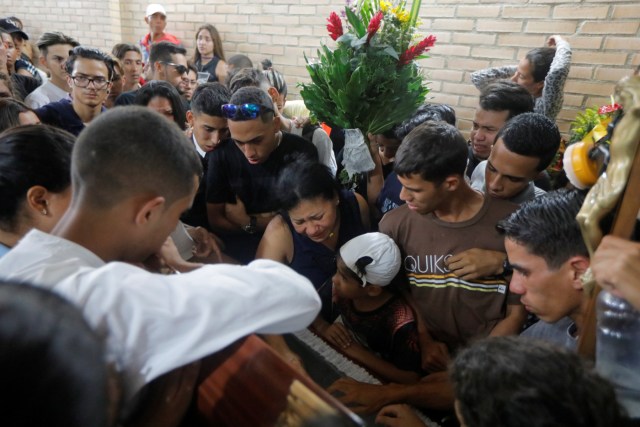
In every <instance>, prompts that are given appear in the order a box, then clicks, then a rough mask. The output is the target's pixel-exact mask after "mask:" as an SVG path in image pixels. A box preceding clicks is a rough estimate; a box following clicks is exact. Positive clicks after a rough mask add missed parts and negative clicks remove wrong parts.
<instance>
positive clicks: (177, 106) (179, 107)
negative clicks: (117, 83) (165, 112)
mask: <svg viewBox="0 0 640 427" xmlns="http://www.w3.org/2000/svg"><path fill="white" fill-rule="evenodd" d="M156 96H159V97H162V98H165V99H168V100H169V102H170V103H171V110H172V111H173V121H175V122H176V124H177V125H178V126H179V127H180V129H182V130H185V129H186V128H187V127H186V122H187V112H186V111H185V108H184V104H183V103H182V98H181V97H180V94H179V93H178V90H177V89H176V88H175V87H173V85H172V84H170V83H168V82H165V81H163V80H151V81H149V82H147V83H146V84H145V85H144V86H142V87H141V88H140V89H138V92H137V93H136V97H135V99H134V101H133V103H134V104H135V105H142V106H144V107H146V106H147V105H149V102H150V101H151V100H152V99H153V98H155V97H156Z"/></svg>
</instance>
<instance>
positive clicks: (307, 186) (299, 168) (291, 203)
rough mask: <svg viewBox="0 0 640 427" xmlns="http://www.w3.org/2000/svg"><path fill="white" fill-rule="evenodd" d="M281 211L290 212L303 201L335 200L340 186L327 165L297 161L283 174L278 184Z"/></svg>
mask: <svg viewBox="0 0 640 427" xmlns="http://www.w3.org/2000/svg"><path fill="white" fill-rule="evenodd" d="M276 188H277V191H278V201H279V207H280V209H282V210H284V211H289V210H291V209H293V208H295V207H296V206H297V205H298V203H300V202H301V201H303V200H311V199H315V198H317V197H322V198H323V199H325V200H331V199H333V198H334V197H335V196H336V195H337V194H338V192H339V191H340V185H339V184H338V182H337V181H336V180H335V178H334V177H333V174H332V173H331V171H330V170H329V168H327V167H326V166H325V165H323V164H321V163H317V162H311V161H310V160H307V159H306V158H302V159H296V160H294V161H292V162H291V163H290V164H289V165H287V166H286V167H285V168H284V169H283V170H282V172H281V174H280V177H279V178H278V183H277V186H276Z"/></svg>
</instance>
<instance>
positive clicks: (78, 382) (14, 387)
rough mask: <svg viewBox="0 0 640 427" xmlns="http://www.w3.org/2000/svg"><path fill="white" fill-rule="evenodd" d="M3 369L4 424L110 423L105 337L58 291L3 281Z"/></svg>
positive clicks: (0, 323) (0, 364) (81, 426)
mask: <svg viewBox="0 0 640 427" xmlns="http://www.w3.org/2000/svg"><path fill="white" fill-rule="evenodd" d="M70 352H72V353H73V357H71V355H70ZM0 370H1V372H0V376H1V377H2V392H0V398H1V399H2V405H3V407H2V421H3V424H4V425H11V426H37V425H40V426H45V425H46V426H52V427H53V426H55V427H61V426H65V427H84V426H96V427H99V426H100V427H106V426H107V425H108V422H107V421H108V420H107V418H108V408H109V404H110V402H109V393H108V390H109V386H108V385H109V381H108V371H107V363H106V359H105V345H104V343H103V340H102V338H101V337H99V336H98V335H97V334H96V333H95V332H94V331H93V330H92V328H91V327H90V326H89V325H88V324H87V322H86V321H85V319H84V317H83V315H82V313H81V312H80V311H79V310H78V309H77V308H76V307H75V306H74V305H73V304H71V303H70V302H68V301H67V300H65V299H64V298H62V297H60V296H58V295H56V294H55V293H53V292H50V291H48V290H46V289H43V288H39V287H34V286H31V285H27V284H24V283H12V282H6V281H0Z"/></svg>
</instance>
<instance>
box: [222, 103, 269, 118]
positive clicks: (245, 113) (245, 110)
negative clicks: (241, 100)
mask: <svg viewBox="0 0 640 427" xmlns="http://www.w3.org/2000/svg"><path fill="white" fill-rule="evenodd" d="M221 109H222V115H223V116H224V117H226V118H227V119H230V120H253V119H255V118H258V117H260V115H261V114H262V113H263V112H264V111H271V112H274V111H273V108H271V107H265V106H264V105H259V104H240V105H236V104H223V105H222V108H221Z"/></svg>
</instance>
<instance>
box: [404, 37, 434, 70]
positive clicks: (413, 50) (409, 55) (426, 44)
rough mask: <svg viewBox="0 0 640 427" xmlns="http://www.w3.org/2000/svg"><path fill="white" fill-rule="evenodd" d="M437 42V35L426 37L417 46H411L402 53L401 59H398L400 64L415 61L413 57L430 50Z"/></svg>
mask: <svg viewBox="0 0 640 427" xmlns="http://www.w3.org/2000/svg"><path fill="white" fill-rule="evenodd" d="M435 42H436V37H435V36H428V37H425V39H424V40H422V41H421V42H420V43H418V44H417V45H415V46H411V47H410V48H409V49H407V50H405V51H404V53H403V54H402V55H400V59H399V60H398V66H400V67H401V66H403V65H407V64H408V63H409V62H411V61H413V59H414V58H415V57H417V56H420V55H422V54H423V53H425V52H426V51H428V50H429V48H430V47H432V46H433V45H434V44H435Z"/></svg>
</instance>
